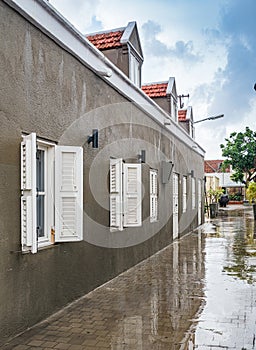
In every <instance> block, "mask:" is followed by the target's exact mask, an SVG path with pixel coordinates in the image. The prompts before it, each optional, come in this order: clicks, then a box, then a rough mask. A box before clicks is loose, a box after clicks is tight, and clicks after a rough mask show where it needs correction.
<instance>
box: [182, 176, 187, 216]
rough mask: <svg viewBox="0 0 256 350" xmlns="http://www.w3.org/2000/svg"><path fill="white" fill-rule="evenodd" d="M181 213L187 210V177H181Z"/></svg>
mask: <svg viewBox="0 0 256 350" xmlns="http://www.w3.org/2000/svg"><path fill="white" fill-rule="evenodd" d="M182 210H183V213H185V212H186V210H187V177H186V176H183V209H182Z"/></svg>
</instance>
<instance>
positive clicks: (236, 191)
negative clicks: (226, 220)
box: [204, 159, 245, 200]
mask: <svg viewBox="0 0 256 350" xmlns="http://www.w3.org/2000/svg"><path fill="white" fill-rule="evenodd" d="M222 163H223V160H222V159H215V160H205V161H204V173H205V177H206V188H207V189H209V188H210V187H212V188H213V189H216V188H217V187H221V188H223V189H224V191H225V193H227V194H228V195H229V197H230V199H231V200H242V199H243V198H244V188H245V185H244V184H243V183H241V182H235V181H233V180H232V179H231V176H232V173H233V171H232V167H231V166H228V167H227V168H226V169H225V171H222V168H221V166H222ZM216 179H218V181H217V180H216ZM216 186H217V187H216Z"/></svg>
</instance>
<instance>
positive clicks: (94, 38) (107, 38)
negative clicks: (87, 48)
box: [86, 30, 124, 50]
mask: <svg viewBox="0 0 256 350" xmlns="http://www.w3.org/2000/svg"><path fill="white" fill-rule="evenodd" d="M123 33H124V30H117V31H111V32H107V33H99V34H94V35H88V36H86V38H87V39H88V40H89V41H90V42H91V43H92V44H93V45H94V46H96V47H97V49H99V50H106V49H114V48H118V47H121V46H122V44H121V42H120V40H121V37H122V35H123Z"/></svg>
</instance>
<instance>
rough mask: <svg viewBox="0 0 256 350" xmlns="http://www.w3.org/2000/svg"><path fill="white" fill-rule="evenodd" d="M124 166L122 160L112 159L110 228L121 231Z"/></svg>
mask: <svg viewBox="0 0 256 350" xmlns="http://www.w3.org/2000/svg"><path fill="white" fill-rule="evenodd" d="M122 164H123V160H122V159H121V158H118V159H110V203H109V206H110V227H112V228H116V229H118V230H120V231H121V230H122V229H123V223H122V198H123V196H122Z"/></svg>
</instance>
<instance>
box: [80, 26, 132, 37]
mask: <svg viewBox="0 0 256 350" xmlns="http://www.w3.org/2000/svg"><path fill="white" fill-rule="evenodd" d="M125 28H126V27H120V28H115V29H108V30H102V31H99V32H94V33H88V34H84V35H85V37H88V36H95V35H100V34H108V33H115V32H121V31H125Z"/></svg>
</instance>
